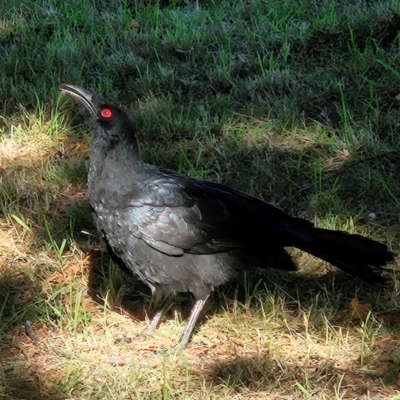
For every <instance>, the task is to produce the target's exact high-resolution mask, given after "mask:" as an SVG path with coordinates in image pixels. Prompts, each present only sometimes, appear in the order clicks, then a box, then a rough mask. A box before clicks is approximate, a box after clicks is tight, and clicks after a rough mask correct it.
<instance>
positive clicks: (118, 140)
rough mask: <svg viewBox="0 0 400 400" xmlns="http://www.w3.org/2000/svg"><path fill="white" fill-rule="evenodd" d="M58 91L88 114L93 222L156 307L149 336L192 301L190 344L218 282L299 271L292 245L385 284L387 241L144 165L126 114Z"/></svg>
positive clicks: (92, 97)
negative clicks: (268, 271)
mask: <svg viewBox="0 0 400 400" xmlns="http://www.w3.org/2000/svg"><path fill="white" fill-rule="evenodd" d="M59 90H60V91H61V93H62V94H65V95H69V96H71V97H72V98H73V99H74V100H76V101H77V102H78V103H80V104H81V105H83V106H84V109H86V111H87V114H88V115H89V117H90V118H89V123H90V131H91V144H90V157H89V159H90V161H89V172H88V197H89V201H90V204H91V207H92V209H93V214H94V220H95V222H94V223H95V225H96V227H97V229H98V231H99V232H100V234H101V236H102V238H103V239H104V240H105V241H106V243H107V244H108V246H109V248H111V250H112V252H113V253H114V256H117V257H118V259H119V260H121V261H122V262H123V264H124V265H125V266H126V267H127V268H128V269H129V270H130V271H131V272H133V273H134V274H135V275H136V276H137V277H138V278H139V279H140V280H141V281H142V282H144V283H145V284H146V285H147V286H148V287H149V288H150V289H151V292H152V296H153V298H154V299H155V303H156V304H159V305H160V306H159V310H158V311H157V312H156V313H155V315H154V317H153V318H152V320H151V322H150V326H149V328H150V330H152V329H154V328H156V327H157V326H158V324H159V322H160V321H161V318H162V317H163V315H164V314H165V313H166V311H167V310H168V308H169V307H170V306H171V304H172V302H173V301H174V298H175V297H176V295H178V294H179V293H185V292H189V293H191V295H192V296H193V307H192V309H191V313H190V316H189V318H188V321H187V323H186V326H185V328H184V331H183V334H182V336H181V338H180V339H179V342H178V343H177V345H176V347H177V348H184V347H186V345H187V344H188V342H189V341H190V338H191V336H192V333H193V330H194V328H195V326H196V323H197V321H198V318H199V316H200V315H202V313H203V312H204V309H205V305H206V304H208V300H209V299H210V295H211V293H212V291H213V290H214V288H216V287H217V286H219V285H222V284H225V283H227V282H228V281H231V280H233V279H237V278H238V277H239V276H240V273H241V272H242V271H247V270H250V269H252V268H263V269H265V268H268V267H273V268H277V269H281V270H287V271H295V270H296V269H297V266H296V264H295V263H294V261H293V260H292V257H291V256H290V255H289V253H288V251H287V249H286V248H290V247H293V248H297V249H300V250H302V251H304V252H307V253H309V254H312V255H313V256H315V257H318V258H320V259H322V260H324V261H326V262H328V263H330V264H332V265H334V266H335V267H337V268H339V269H341V270H343V271H345V272H346V273H348V274H349V275H351V276H355V277H358V278H360V279H361V280H363V281H365V282H368V283H370V284H376V283H379V282H383V281H384V278H383V277H382V276H381V274H380V273H379V272H380V271H382V270H384V269H385V265H386V264H387V263H389V262H391V261H393V260H394V253H393V252H392V251H390V250H389V249H388V247H387V246H386V245H385V244H383V243H380V242H378V241H375V240H372V239H370V238H367V237H364V236H362V235H358V234H350V233H347V232H345V231H339V230H329V229H323V228H318V227H316V226H314V224H313V223H312V222H310V221H308V220H306V219H303V218H298V217H294V216H291V215H289V214H287V213H286V212H284V211H283V210H281V209H280V208H278V207H276V206H274V205H272V204H269V203H267V202H265V201H264V200H261V199H259V198H257V197H253V196H251V195H249V194H246V193H244V192H241V191H238V190H235V189H233V188H231V187H228V186H225V185H222V184H219V183H214V182H210V181H206V180H200V179H197V178H194V177H190V176H187V175H185V174H182V173H178V172H175V171H173V170H170V169H167V168H164V167H162V166H155V165H151V164H148V163H146V162H145V161H144V160H143V159H142V158H141V156H140V152H139V144H138V140H137V135H136V133H137V132H136V127H135V125H134V123H133V121H132V120H131V118H130V117H129V115H128V114H127V112H126V111H124V110H123V109H122V108H121V107H119V106H117V105H115V104H114V103H112V102H109V101H107V100H104V99H103V98H102V97H100V96H98V95H97V94H95V93H94V92H92V91H90V90H88V89H84V88H82V87H80V86H76V85H72V84H61V85H60V86H59ZM377 272H378V273H377Z"/></svg>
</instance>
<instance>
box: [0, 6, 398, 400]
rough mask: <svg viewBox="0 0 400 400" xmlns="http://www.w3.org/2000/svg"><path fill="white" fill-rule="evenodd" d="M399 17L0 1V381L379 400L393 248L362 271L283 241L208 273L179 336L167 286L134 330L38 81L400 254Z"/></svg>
mask: <svg viewBox="0 0 400 400" xmlns="http://www.w3.org/2000/svg"><path fill="white" fill-rule="evenodd" d="M399 28H400V2H399V1H397V0H393V1H389V0H387V1H381V2H365V1H353V2H351V4H349V2H347V1H336V2H333V3H332V2H329V1H320V2H315V1H311V0H306V1H303V2H296V1H294V0H280V1H276V0H271V1H268V2H265V1H262V0H249V1H225V2H217V1H213V0H209V1H204V2H190V1H178V0H176V1H170V2H168V1H161V0H160V1H155V0H148V1H146V0H125V1H116V0H111V1H102V0H99V1H96V2H92V1H89V0H82V1H80V2H79V4H78V3H76V2H74V1H62V0H48V1H37V2H33V1H29V0H20V1H16V0H3V1H1V2H0V93H1V96H0V321H1V323H0V399H3V398H4V399H91V398H93V399H94V398H96V399H98V398H103V399H109V398H110V399H124V400H125V399H154V398H162V399H222V398H233V399H264V398H268V399H278V398H287V399H289V398H290V399H309V398H317V399H352V398H359V399H377V398H385V399H393V400H394V399H398V398H399V395H398V391H399V385H400V381H399V372H400V361H399V360H400V356H399V354H400V349H399V345H398V343H399V333H398V331H399V317H400V314H399V300H398V298H399V292H400V286H399V282H400V280H399V275H398V272H397V271H396V264H395V265H394V266H393V267H394V268H393V271H392V272H389V273H387V276H388V284H387V285H386V286H385V287H384V288H371V287H368V286H366V285H364V284H362V283H361V282H359V281H356V280H353V279H349V278H348V276H346V275H344V274H342V273H338V272H337V271H335V270H334V269H333V268H330V267H329V266H327V265H325V264H322V263H321V262H320V261H319V260H317V259H315V258H313V257H311V256H308V255H305V254H301V253H300V252H294V257H295V258H296V260H297V262H298V263H299V265H300V272H299V273H292V274H283V273H278V272H276V271H274V270H272V269H270V270H267V271H263V272H262V273H261V275H260V276H254V275H250V274H246V275H244V276H243V279H241V280H240V282H238V283H232V284H230V285H227V286H226V287H223V288H218V289H217V291H216V293H215V296H214V300H215V301H214V304H213V306H212V308H211V309H210V311H209V313H208V315H207V321H206V322H205V323H204V324H203V325H201V326H200V327H199V330H198V332H197V333H196V334H195V335H194V337H193V340H192V342H191V344H190V345H189V347H188V348H187V349H186V350H184V351H183V352H181V353H180V354H165V353H163V352H160V350H161V349H163V348H168V347H170V346H171V345H172V344H174V343H175V342H176V340H177V339H178V338H179V335H180V333H181V332H182V320H183V319H184V318H185V317H186V315H187V313H188V306H187V301H186V299H185V298H183V299H182V302H181V304H177V305H176V306H174V307H173V309H171V311H170V314H169V318H168V319H167V321H165V322H164V323H162V324H161V326H160V328H159V329H158V330H157V331H156V332H155V333H154V334H153V335H152V336H150V337H142V338H141V337H139V335H140V334H141V333H142V331H143V330H144V329H145V327H146V326H147V323H148V317H147V314H146V310H147V305H148V304H149V301H150V299H149V293H148V291H147V290H146V288H145V287H143V285H142V284H140V282H137V281H136V280H135V279H134V278H132V277H129V276H127V275H125V274H124V273H123V272H122V271H120V269H119V268H118V267H117V266H116V265H115V264H114V263H113V262H112V260H110V259H109V257H108V255H107V253H106V252H104V251H103V250H104V249H102V248H101V244H100V241H99V238H98V235H97V233H96V231H95V229H94V227H93V226H92V222H91V216H90V207H89V205H88V200H87V194H86V175H87V168H88V152H89V145H90V137H89V134H88V129H87V127H86V126H85V125H84V124H83V121H84V118H83V116H82V114H81V113H80V112H79V111H78V108H77V107H76V106H75V105H74V104H72V102H67V101H65V99H61V98H60V97H59V94H58V90H57V87H58V85H59V84H60V83H62V82H65V83H74V84H78V85H82V86H84V87H89V88H92V89H94V90H95V91H96V92H98V93H100V94H102V95H103V96H105V97H106V98H109V99H111V100H114V101H116V102H117V103H120V104H122V105H123V106H124V107H125V108H126V109H128V110H129V111H130V113H131V115H132V116H133V118H134V120H135V122H136V124H137V127H138V133H139V139H140V143H141V150H142V154H143V157H144V158H145V159H146V160H147V161H149V162H151V163H154V164H160V165H164V166H167V167H170V168H174V169H176V170H179V171H181V172H184V173H187V174H190V175H192V176H197V177H200V178H204V179H209V180H213V181H217V182H221V183H224V184H228V185H230V186H233V187H235V188H237V189H240V190H243V191H246V192H248V193H250V194H253V195H255V196H259V197H261V198H264V199H266V200H268V201H271V202H273V203H275V204H277V205H279V206H280V207H282V208H283V209H285V210H286V211H288V212H290V213H291V214H293V215H296V216H302V217H305V218H307V219H310V220H312V221H314V222H315V223H316V224H318V225H319V226H321V227H327V228H330V229H344V230H346V231H349V232H357V233H361V234H365V235H368V236H370V237H372V238H375V239H377V240H381V241H383V242H385V243H387V244H388V245H389V246H390V247H391V249H392V250H393V251H395V252H399V244H398V243H399V239H400V229H399V215H400V202H399V199H400V183H399V178H398V177H399V175H400V155H399V143H400V142H399V139H398V137H399V136H398V135H399V120H400V110H399V105H398V103H396V100H395V97H396V96H397V95H398V93H399V89H398V88H397V84H399V83H400V82H399V77H400V71H399V68H398V65H399V54H400V53H399V47H400V39H399V36H398V31H399ZM260 278H261V279H260ZM26 321H31V324H32V329H33V331H34V333H35V334H36V335H37V336H38V337H39V340H40V341H39V344H34V343H33V342H32V341H31V340H30V339H29V337H28V336H27V335H26V333H25V328H24V324H26Z"/></svg>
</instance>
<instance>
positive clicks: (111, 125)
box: [59, 83, 137, 148]
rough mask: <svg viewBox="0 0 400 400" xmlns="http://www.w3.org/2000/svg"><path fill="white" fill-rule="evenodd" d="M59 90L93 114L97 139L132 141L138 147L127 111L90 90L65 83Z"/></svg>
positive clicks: (93, 126) (108, 141)
mask: <svg viewBox="0 0 400 400" xmlns="http://www.w3.org/2000/svg"><path fill="white" fill-rule="evenodd" d="M59 90H60V91H61V92H62V93H63V94H67V95H69V96H71V97H72V98H73V99H74V100H76V101H77V102H78V103H80V104H82V105H83V106H84V107H85V109H86V110H87V111H88V113H89V114H90V116H91V121H92V133H93V136H94V138H95V139H98V140H100V141H102V142H103V143H108V144H109V145H114V144H116V143H118V142H123V143H124V144H128V143H131V144H132V145H134V147H135V148H137V143H136V136H135V129H134V127H133V124H132V122H131V120H130V119H129V117H128V115H127V114H126V113H125V111H123V110H121V108H119V107H117V106H116V105H114V104H112V103H110V102H107V101H105V100H103V99H101V98H100V97H99V96H97V95H96V94H94V93H92V92H91V91H89V90H86V89H83V88H81V87H79V86H76V85H70V84H65V83H63V84H62V85H60V87H59Z"/></svg>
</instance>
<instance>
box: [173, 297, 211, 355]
mask: <svg viewBox="0 0 400 400" xmlns="http://www.w3.org/2000/svg"><path fill="white" fill-rule="evenodd" d="M209 298H210V294H208V295H207V297H206V298H205V299H203V300H196V302H195V303H194V306H193V308H192V311H191V313H190V317H189V321H188V322H187V324H186V326H185V330H184V331H183V334H182V336H181V338H180V339H179V342H178V344H177V345H176V346H175V349H177V350H179V349H183V348H185V347H186V345H187V344H188V343H189V340H190V337H191V336H192V333H193V329H194V328H195V326H196V323H197V320H198V319H199V316H200V314H201V312H202V311H203V309H204V306H205V305H206V303H207V300H208V299H209Z"/></svg>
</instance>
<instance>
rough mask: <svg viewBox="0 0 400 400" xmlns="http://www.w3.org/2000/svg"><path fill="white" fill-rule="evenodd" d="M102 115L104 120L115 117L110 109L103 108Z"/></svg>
mask: <svg viewBox="0 0 400 400" xmlns="http://www.w3.org/2000/svg"><path fill="white" fill-rule="evenodd" d="M100 113H101V116H102V117H103V118H111V117H112V115H113V113H112V111H111V110H110V109H109V108H103V109H102V110H101V112H100Z"/></svg>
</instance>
